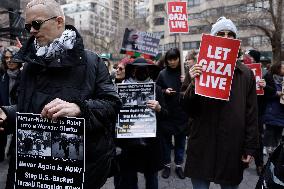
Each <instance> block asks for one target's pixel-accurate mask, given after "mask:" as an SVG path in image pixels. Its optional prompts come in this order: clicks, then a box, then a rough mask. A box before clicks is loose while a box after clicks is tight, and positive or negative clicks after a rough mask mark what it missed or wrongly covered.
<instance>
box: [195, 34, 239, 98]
mask: <svg viewBox="0 0 284 189" xmlns="http://www.w3.org/2000/svg"><path fill="white" fill-rule="evenodd" d="M239 48H240V41H239V40H236V39H228V38H223V37H216V36H212V35H208V34H203V35H202V40H201V46H200V52H199V56H198V61H197V62H198V64H200V65H202V69H203V70H202V74H201V75H200V77H197V78H196V79H195V86H196V87H195V93H196V94H199V95H201V96H206V97H209V98H215V99H220V100H227V101H228V100H229V97H230V91H231V84H232V80H233V75H234V70H235V66H236V60H237V56H238V52H239Z"/></svg>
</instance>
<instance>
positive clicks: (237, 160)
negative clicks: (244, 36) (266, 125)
mask: <svg viewBox="0 0 284 189" xmlns="http://www.w3.org/2000/svg"><path fill="white" fill-rule="evenodd" d="M211 35H214V36H220V37H224V38H231V39H236V38H237V28H236V26H235V25H234V24H233V22H232V21H231V20H229V19H226V18H225V17H221V18H220V19H219V20H218V21H217V22H216V23H215V24H214V25H213V26H212V30H211ZM202 74H203V69H202V65H200V64H195V65H194V66H193V67H192V68H191V69H190V70H189V72H188V73H187V75H186V78H185V82H184V84H183V87H182V92H183V98H182V100H181V101H182V102H181V103H182V105H183V106H184V109H185V110H186V111H187V112H188V115H189V116H190V118H191V119H192V122H191V129H190V138H189V140H188V151H187V152H188V154H187V160H186V165H185V175H186V176H187V177H190V178H191V181H192V184H193V189H208V188H209V186H210V182H214V183H217V184H220V185H221V189H237V188H238V185H239V184H240V182H241V181H242V179H243V171H244V169H245V168H246V167H248V164H249V163H250V161H251V160H252V159H253V155H254V154H255V152H256V150H257V148H258V127H257V102H256V84H255V79H254V75H253V73H252V71H251V70H249V69H248V68H247V67H246V66H245V65H243V64H241V62H239V61H237V64H236V68H235V71H234V72H233V80H232V85H231V90H230V97H229V100H228V101H225V100H220V99H214V98H208V97H204V96H200V95H197V94H195V85H196V84H198V83H195V82H194V80H195V78H197V77H200V76H201V75H202Z"/></svg>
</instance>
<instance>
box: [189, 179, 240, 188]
mask: <svg viewBox="0 0 284 189" xmlns="http://www.w3.org/2000/svg"><path fill="white" fill-rule="evenodd" d="M191 183H192V186H193V189H209V186H210V181H207V180H203V179H195V178H191ZM220 185H221V189H238V187H239V185H235V186H231V185H223V184H220Z"/></svg>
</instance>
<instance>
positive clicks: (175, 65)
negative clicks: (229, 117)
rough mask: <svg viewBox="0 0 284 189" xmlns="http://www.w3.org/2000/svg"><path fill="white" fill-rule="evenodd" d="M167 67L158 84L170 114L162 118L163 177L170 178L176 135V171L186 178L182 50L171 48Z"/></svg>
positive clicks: (185, 122) (166, 56)
mask: <svg viewBox="0 0 284 189" xmlns="http://www.w3.org/2000/svg"><path fill="white" fill-rule="evenodd" d="M165 64H166V68H165V69H163V70H162V71H161V72H160V74H159V76H158V78H157V85H159V86H160V87H161V88H162V91H163V94H164V95H165V99H166V104H167V107H168V110H169V116H167V118H166V119H164V120H162V122H161V125H162V133H163V134H162V138H163V146H164V153H165V154H164V160H163V161H164V170H163V172H162V177H163V178H169V176H170V170H171V148H172V136H174V140H175V142H174V153H175V159H174V161H175V164H176V169H175V170H176V173H177V175H178V177H179V178H181V179H184V178H185V177H184V173H183V169H182V164H183V160H184V151H185V140H186V134H185V130H186V127H187V122H188V115H187V114H186V112H185V111H184V110H183V109H182V107H181V105H180V104H179V96H180V88H181V84H182V83H181V64H180V52H179V50H178V49H177V48H174V49H170V50H169V51H167V52H166V55H165Z"/></svg>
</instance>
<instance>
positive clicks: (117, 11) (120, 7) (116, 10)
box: [112, 0, 137, 21]
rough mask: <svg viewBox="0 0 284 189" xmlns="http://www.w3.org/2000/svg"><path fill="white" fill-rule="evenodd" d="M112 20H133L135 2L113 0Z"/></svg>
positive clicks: (130, 0) (133, 0)
mask: <svg viewBox="0 0 284 189" xmlns="http://www.w3.org/2000/svg"><path fill="white" fill-rule="evenodd" d="M112 3H113V19H114V20H116V21H118V20H124V19H134V17H135V6H136V3H137V0H113V2H112Z"/></svg>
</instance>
